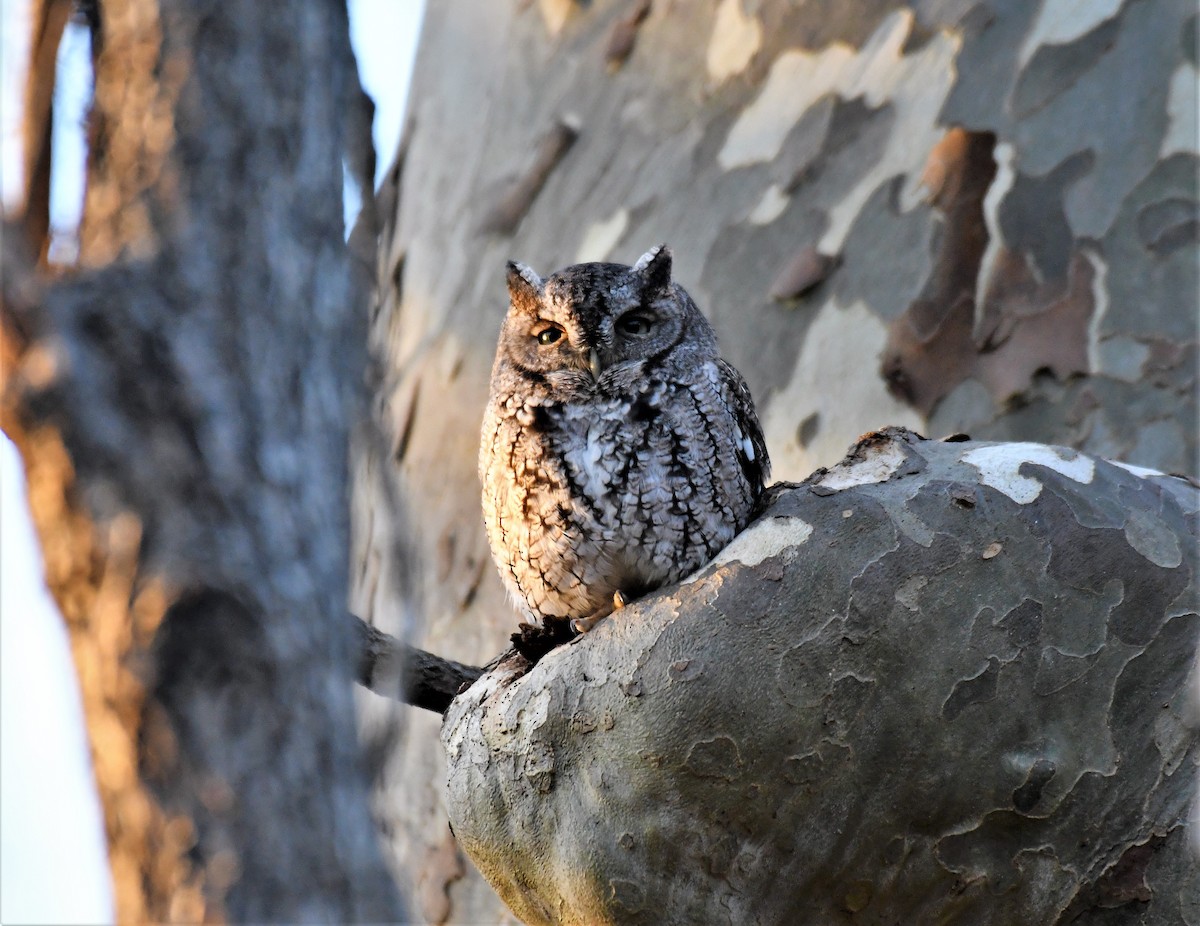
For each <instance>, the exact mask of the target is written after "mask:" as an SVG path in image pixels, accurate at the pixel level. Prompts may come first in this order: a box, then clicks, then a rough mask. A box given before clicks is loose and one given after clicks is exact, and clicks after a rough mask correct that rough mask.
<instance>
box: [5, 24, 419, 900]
mask: <svg viewBox="0 0 1200 926" xmlns="http://www.w3.org/2000/svg"><path fill="white" fill-rule="evenodd" d="M93 48H94V52H95V58H94V64H95V102H94V107H93V111H92V114H91V124H90V126H89V130H90V140H91V149H90V155H89V168H88V187H87V197H86V205H85V213H84V219H83V226H82V229H81V235H80V239H81V251H80V260H79V266H78V267H77V268H73V269H71V270H70V271H68V272H64V273H62V274H61V275H60V276H58V277H51V276H49V275H46V274H44V273H43V274H42V275H41V276H40V277H37V276H34V275H33V271H32V260H31V257H32V256H33V255H31V254H29V253H26V254H25V256H24V257H23V258H22V257H20V255H19V253H18V247H17V243H16V242H15V241H14V239H16V238H17V236H14V235H8V234H6V235H5V250H4V260H5V267H4V271H5V272H4V311H3V313H2V314H0V332H2V335H3V341H2V357H0V359H2V360H3V362H4V368H5V380H4V386H3V392H2V401H0V426H3V428H4V430H5V431H6V432H7V433H8V434H9V435H10V436H11V437H12V438H13V440H14V441H15V442H16V444H17V446H18V447H19V449H20V451H21V453H22V456H23V458H24V461H25V465H26V468H27V474H28V477H29V494H30V503H31V509H32V512H33V516H34V520H35V524H36V527H37V530H38V532H39V535H40V538H41V542H42V547H43V553H44V556H45V561H46V569H47V581H48V584H49V587H50V589H51V591H52V592H53V594H54V596H55V598H56V599H57V601H58V603H59V606H60V608H61V609H62V613H63V615H64V617H65V618H66V620H67V623H68V625H69V628H70V630H71V637H72V646H73V651H74V655H75V660H76V664H77V666H78V669H79V674H80V680H81V688H82V692H83V699H84V708H85V714H86V717H87V723H88V733H89V738H90V741H91V746H92V756H93V761H94V765H95V769H96V776H97V784H98V788H99V792H100V797H101V800H102V803H103V807H104V816H105V824H106V828H107V835H108V842H109V858H110V863H111V866H112V873H113V880H114V885H115V888H116V905H117V909H116V914H117V917H118V919H119V920H120V921H122V922H151V921H153V922H169V921H189V922H199V921H201V920H205V921H208V920H220V919H223V918H229V919H232V920H241V921H250V922H289V923H299V922H357V921H362V920H368V921H376V922H378V921H395V920H398V919H401V918H402V915H403V911H402V907H401V904H400V898H399V893H398V891H397V890H396V888H395V885H394V883H393V881H392V879H391V876H390V874H389V872H388V870H387V867H386V865H385V863H384V860H383V857H382V855H381V853H380V851H379V845H378V836H377V831H376V827H375V824H374V821H373V819H372V817H371V814H370V808H369V801H368V790H367V784H368V783H367V775H366V774H365V770H364V764H363V761H362V757H361V754H360V749H359V746H358V743H357V741H356V736H355V714H354V704H353V699H352V676H351V671H350V669H351V666H352V657H351V653H352V647H353V636H352V633H351V630H350V627H349V625H348V623H347V622H346V621H345V620H342V619H339V617H338V615H341V614H344V612H345V606H346V593H347V589H346V583H347V578H346V577H347V551H348V549H349V548H350V543H349V535H348V515H347V463H346V454H347V447H348V442H349V435H350V429H351V426H352V425H353V423H354V422H355V421H356V420H357V419H358V418H359V417H360V415H361V413H362V411H363V403H362V401H361V396H360V389H361V382H362V371H363V368H364V366H365V359H366V354H365V351H364V342H365V324H364V322H365V316H366V306H365V298H364V293H363V290H362V288H361V286H360V285H359V283H360V282H361V281H359V280H358V279H356V276H355V271H354V269H353V267H352V264H351V262H350V260H349V259H348V256H347V252H346V248H345V245H344V243H343V239H342V235H343V227H342V158H343V155H344V153H345V152H346V151H347V150H348V149H350V150H354V149H356V148H361V140H355V139H350V138H348V126H347V119H348V117H347V113H348V112H351V111H352V110H354V109H355V106H356V105H357V104H356V101H357V100H359V98H360V97H361V90H360V89H359V87H358V82H357V77H356V73H355V68H354V61H353V56H352V54H351V51H350V47H349V38H348V28H347V22H346V12H345V9H344V7H343V6H342V5H340V4H338V3H334V2H311V0H298V2H294V3H285V4H260V3H256V2H235V3H223V2H200V3H196V2H192V0H189V2H175V0H162V2H155V0H105V2H102V3H100V5H99V10H98V28H97V31H96V34H95V35H94V37H93ZM45 76H46V75H45V74H44V73H43V74H41V77H42V78H45ZM359 108H360V109H361V107H359ZM358 160H361V158H359V159H358ZM35 179H36V178H35ZM36 250H37V249H35V253H36Z"/></svg>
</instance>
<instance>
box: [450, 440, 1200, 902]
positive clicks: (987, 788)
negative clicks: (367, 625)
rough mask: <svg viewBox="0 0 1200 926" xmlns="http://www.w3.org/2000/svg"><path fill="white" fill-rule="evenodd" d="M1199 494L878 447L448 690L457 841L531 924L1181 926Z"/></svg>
mask: <svg viewBox="0 0 1200 926" xmlns="http://www.w3.org/2000/svg"><path fill="white" fill-rule="evenodd" d="M1198 509H1200V491H1197V489H1196V487H1195V486H1194V485H1193V484H1190V483H1188V482H1186V481H1184V480H1181V479H1177V478H1174V477H1168V476H1162V475H1151V474H1145V473H1143V474H1137V473H1134V472H1131V471H1130V470H1129V469H1128V468H1126V467H1122V466H1119V465H1115V464H1112V463H1109V462H1106V461H1104V460H1100V459H1096V458H1093V457H1089V456H1085V455H1082V454H1078V453H1076V452H1074V451H1071V450H1067V449H1065V448H1052V447H1045V446H1042V445H1037V444H992V443H983V442H974V441H969V442H955V443H942V442H933V441H924V440H920V439H917V438H916V437H915V436H913V435H912V434H910V433H907V432H903V431H893V432H887V433H883V434H876V435H871V436H869V437H868V438H867V439H866V440H864V441H862V442H860V444H858V445H857V446H856V447H855V448H853V449H852V452H851V455H850V456H849V457H847V459H846V460H845V461H843V463H841V464H839V465H838V466H836V467H834V468H833V469H831V470H828V471H819V472H818V473H815V474H814V475H813V477H812V478H810V479H809V480H807V481H806V482H805V483H803V484H801V485H798V486H792V487H787V488H781V489H780V490H778V491H777V493H776V497H775V498H774V500H773V503H772V504H771V506H770V507H769V508H768V510H767V511H766V512H765V513H764V514H763V516H762V517H761V518H760V519H759V520H758V521H757V522H756V523H755V524H753V525H752V526H751V527H750V528H749V529H747V530H746V532H744V533H743V534H742V535H741V536H739V537H738V538H737V539H736V540H735V541H734V542H733V543H732V544H731V545H730V546H729V548H728V549H726V550H725V551H724V552H722V553H721V554H720V555H719V556H718V557H717V560H716V561H715V562H714V563H713V564H711V565H709V566H707V567H705V568H703V569H701V570H699V572H697V573H696V574H695V575H693V576H692V577H690V578H689V579H687V580H685V581H684V582H682V583H680V584H679V585H677V586H673V587H669V588H667V589H664V590H662V591H660V592H658V593H655V594H652V595H650V596H648V597H647V598H645V599H642V600H641V601H639V602H637V603H635V604H633V605H630V606H628V607H627V608H625V609H623V610H622V611H620V612H618V613H616V614H614V615H613V616H612V617H610V618H608V619H607V620H606V621H605V622H603V623H602V624H601V625H599V626H598V627H597V628H596V629H595V630H593V631H592V632H591V633H589V634H587V635H585V636H584V637H581V638H579V639H577V640H576V641H575V642H573V643H572V644H569V645H567V646H563V647H560V648H559V649H557V650H555V651H554V652H552V653H551V654H550V655H548V656H546V657H544V658H543V659H542V660H540V661H539V662H538V664H537V665H536V666H535V667H533V668H532V669H530V667H529V664H528V663H526V662H525V661H524V660H522V659H520V658H519V657H514V658H513V659H511V660H509V661H508V662H507V663H503V664H501V665H499V666H497V667H496V668H495V669H493V670H492V671H491V672H490V673H488V674H487V675H485V676H484V677H483V678H482V679H480V681H478V682H477V683H476V684H475V685H474V686H473V687H472V688H471V689H470V690H468V691H467V692H466V693H465V694H463V695H462V696H461V697H459V698H458V699H457V700H456V701H455V702H454V704H453V705H452V706H451V708H450V711H449V712H448V714H447V715H446V721H445V725H444V727H443V730H442V740H443V744H444V746H445V748H446V752H447V755H448V758H449V785H448V797H447V807H448V810H449V814H450V820H451V823H452V825H453V828H454V833H455V835H456V836H457V838H458V840H459V844H460V845H461V846H462V847H463V849H464V850H465V851H466V852H467V854H468V855H469V856H470V857H471V859H472V861H474V862H475V864H476V865H477V866H478V867H479V869H480V871H482V872H483V873H484V875H485V876H486V877H487V878H488V880H489V881H490V882H491V884H492V885H493V887H495V888H496V890H497V891H498V892H499V894H500V896H501V897H502V898H503V899H504V900H505V902H506V903H508V905H509V906H510V907H511V908H512V909H513V910H514V911H515V912H516V913H517V915H518V916H520V917H521V919H522V920H523V921H524V922H527V923H563V924H566V923H580V924H584V923H589V924H590V923H697V922H733V923H750V922H763V923H788V922H822V923H825V922H828V923H838V922H850V921H851V916H852V915H853V918H854V919H853V921H855V922H858V921H862V922H877V923H885V922H887V923H891V922H905V923H925V922H962V923H972V924H991V923H995V924H1008V923H1030V924H1034V923H1047V924H1049V923H1067V922H1073V921H1076V920H1077V919H1078V918H1079V917H1082V916H1085V915H1087V916H1094V915H1100V914H1101V911H1104V912H1105V915H1109V916H1115V917H1117V918H1118V919H1116V920H1114V922H1116V921H1119V922H1133V921H1135V920H1136V922H1139V923H1174V922H1180V921H1183V920H1186V919H1187V918H1188V917H1190V916H1191V915H1192V914H1194V912H1195V906H1194V904H1195V897H1194V889H1195V885H1196V884H1197V883H1198V881H1197V878H1198V877H1200V868H1198V867H1197V863H1196V860H1195V859H1194V858H1193V857H1192V856H1191V855H1190V854H1189V851H1188V848H1187V839H1186V822H1187V817H1188V808H1189V806H1190V804H1191V802H1192V800H1193V799H1194V797H1195V792H1194V786H1195V779H1196V768H1197V764H1198V763H1200V736H1198V735H1197V729H1196V720H1197V718H1196V716H1195V713H1196V707H1195V705H1194V704H1193V703H1192V700H1191V699H1192V697H1193V694H1192V692H1193V690H1194V688H1195V685H1196V683H1197V679H1196V678H1195V672H1196V671H1197V670H1196V666H1195V663H1194V660H1193V648H1194V645H1195V642H1196V639H1197V634H1198V633H1200V613H1198V611H1197V609H1198V606H1200V586H1198V581H1197V575H1196V565H1197V563H1198V562H1200V537H1198V535H1197V512H1198ZM1089 921H1090V920H1089Z"/></svg>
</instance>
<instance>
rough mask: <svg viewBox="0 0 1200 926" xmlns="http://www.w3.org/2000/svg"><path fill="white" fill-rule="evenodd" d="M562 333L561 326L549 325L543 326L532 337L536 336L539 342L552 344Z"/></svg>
mask: <svg viewBox="0 0 1200 926" xmlns="http://www.w3.org/2000/svg"><path fill="white" fill-rule="evenodd" d="M562 334H563V330H562V329H561V328H559V327H558V326H557V325H551V326H549V327H548V328H543V329H542V330H541V331H539V332H538V333H537V334H535V335H534V337H535V338H537V342H538V343H539V344H553V343H554V342H555V341H557V340H558V339H559V338H561V337H562Z"/></svg>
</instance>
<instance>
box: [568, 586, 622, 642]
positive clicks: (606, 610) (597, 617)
mask: <svg viewBox="0 0 1200 926" xmlns="http://www.w3.org/2000/svg"><path fill="white" fill-rule="evenodd" d="M623 607H625V595H624V594H623V593H621V592H620V591H616V592H613V599H612V605H609V606H605V607H603V608H601V609H600V610H599V611H597V612H596V613H595V614H589V615H588V616H587V617H577V618H575V620H573V621H571V629H572V630H574V631H575V632H576V633H587V632H588V631H589V630H591V629H592V628H593V627H595V626H596V625H597V624H598V623H600V622H601V621H602V620H604V618H606V617H608V615H610V614H612V613H613V611H620V610H621V609H622V608H623Z"/></svg>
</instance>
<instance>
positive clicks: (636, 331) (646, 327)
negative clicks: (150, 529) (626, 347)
mask: <svg viewBox="0 0 1200 926" xmlns="http://www.w3.org/2000/svg"><path fill="white" fill-rule="evenodd" d="M617 327H618V328H620V329H621V332H622V333H623V334H627V335H629V336H630V337H634V338H641V337H645V336H646V335H648V334H649V333H650V329H651V328H653V327H654V319H652V318H651V317H650V316H649V315H646V314H645V313H644V312H629V313H627V314H625V315H622V316H621V317H620V318H619V319H617Z"/></svg>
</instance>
